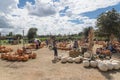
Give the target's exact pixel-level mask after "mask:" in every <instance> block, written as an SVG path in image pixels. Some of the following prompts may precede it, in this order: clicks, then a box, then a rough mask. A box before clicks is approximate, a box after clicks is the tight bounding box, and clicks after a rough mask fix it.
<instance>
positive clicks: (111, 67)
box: [106, 61, 113, 70]
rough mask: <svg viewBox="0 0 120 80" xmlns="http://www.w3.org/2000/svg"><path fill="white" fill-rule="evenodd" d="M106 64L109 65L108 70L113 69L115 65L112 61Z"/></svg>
mask: <svg viewBox="0 0 120 80" xmlns="http://www.w3.org/2000/svg"><path fill="white" fill-rule="evenodd" d="M106 65H107V67H108V70H112V69H113V65H112V63H111V62H110V61H107V62H106Z"/></svg>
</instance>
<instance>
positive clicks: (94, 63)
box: [90, 61, 98, 67]
mask: <svg viewBox="0 0 120 80" xmlns="http://www.w3.org/2000/svg"><path fill="white" fill-rule="evenodd" d="M97 64H98V63H97V61H90V66H92V67H97Z"/></svg>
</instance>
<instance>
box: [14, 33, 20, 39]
mask: <svg viewBox="0 0 120 80" xmlns="http://www.w3.org/2000/svg"><path fill="white" fill-rule="evenodd" d="M14 37H15V38H16V39H18V38H19V39H21V38H22V35H21V34H16V35H15V36H14Z"/></svg>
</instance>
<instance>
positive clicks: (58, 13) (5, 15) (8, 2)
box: [0, 0, 120, 35]
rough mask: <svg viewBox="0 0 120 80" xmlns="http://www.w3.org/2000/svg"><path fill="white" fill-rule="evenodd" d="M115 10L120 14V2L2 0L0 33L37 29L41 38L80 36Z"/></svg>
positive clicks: (100, 0)
mask: <svg viewBox="0 0 120 80" xmlns="http://www.w3.org/2000/svg"><path fill="white" fill-rule="evenodd" d="M112 8H115V9H116V10H117V11H118V12H120V0H0V32H1V33H2V34H8V33H9V32H14V33H22V30H23V29H24V30H25V33H27V31H28V29H29V28H30V27H36V28H38V34H39V35H46V34H50V33H51V34H72V33H73V34H74V33H79V32H80V31H82V30H83V28H84V27H88V26H93V27H94V26H95V22H96V18H97V16H98V15H99V14H100V13H102V12H105V11H108V10H111V9H112Z"/></svg>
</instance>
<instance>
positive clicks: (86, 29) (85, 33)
mask: <svg viewBox="0 0 120 80" xmlns="http://www.w3.org/2000/svg"><path fill="white" fill-rule="evenodd" d="M91 28H92V27H87V28H84V30H83V35H84V36H85V39H87V38H88V34H89V31H90V29H91Z"/></svg>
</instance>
